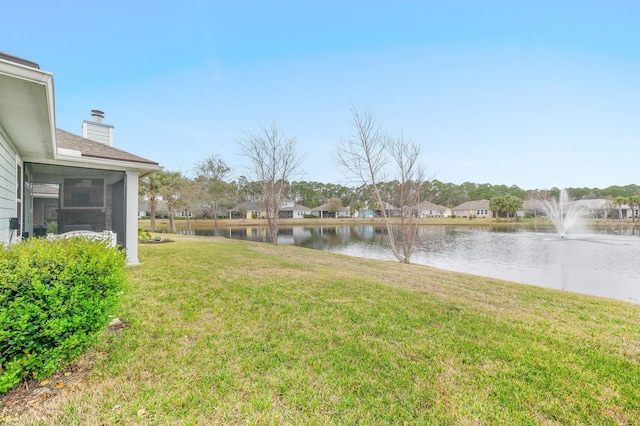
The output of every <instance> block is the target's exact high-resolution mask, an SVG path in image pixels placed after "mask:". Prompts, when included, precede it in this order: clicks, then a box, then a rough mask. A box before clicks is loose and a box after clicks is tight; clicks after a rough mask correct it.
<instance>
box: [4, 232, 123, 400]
mask: <svg viewBox="0 0 640 426" xmlns="http://www.w3.org/2000/svg"><path fill="white" fill-rule="evenodd" d="M125 273H126V269H125V256H124V253H122V252H121V251H120V250H118V249H117V248H110V247H108V246H107V244H106V243H105V242H101V241H96V240H89V239H86V238H82V237H76V238H68V239H65V238H61V239H55V240H48V239H43V238H32V239H29V240H26V241H24V242H22V243H20V244H15V245H12V246H9V247H2V248H0V393H4V392H6V391H7V390H9V389H11V388H12V387H13V386H14V385H16V384H17V383H19V382H20V381H21V380H22V379H23V378H24V377H26V376H30V377H32V378H35V379H40V378H42V377H46V376H48V375H50V374H52V373H54V372H55V371H57V370H59V369H60V368H62V367H63V366H64V365H65V364H66V363H68V362H69V361H71V360H72V359H74V358H75V357H77V356H78V355H80V354H81V353H83V352H84V351H85V350H86V349H87V348H88V347H89V345H91V344H92V343H93V342H94V341H95V338H96V337H97V336H98V334H99V333H100V332H101V331H102V330H104V328H106V326H107V325H108V323H109V321H110V318H111V317H112V314H113V313H114V312H115V309H116V308H117V305H118V296H119V294H120V292H121V290H122V287H123V284H124V282H125V279H126V277H125Z"/></svg>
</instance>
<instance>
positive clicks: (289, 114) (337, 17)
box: [0, 0, 640, 189]
mask: <svg viewBox="0 0 640 426" xmlns="http://www.w3.org/2000/svg"><path fill="white" fill-rule="evenodd" d="M2 14H3V16H4V17H5V18H10V19H5V20H4V21H3V23H2V25H0V51H4V52H6V53H9V54H12V55H16V56H19V57H23V58H25V59H29V60H31V61H34V62H36V63H38V64H39V65H40V67H41V69H43V70H46V71H50V72H52V73H53V75H54V86H55V104H56V125H57V127H59V128H62V129H65V130H68V131H71V132H73V133H77V134H81V125H82V121H83V120H90V119H91V116H90V110H92V109H99V110H102V111H104V112H105V119H104V122H105V123H107V124H112V125H113V126H114V146H116V147H118V148H121V149H124V150H126V151H129V152H132V153H134V154H137V155H140V156H143V157H146V158H149V159H151V160H154V161H157V162H159V163H160V164H161V165H162V166H164V167H165V168H166V169H167V170H172V171H182V172H183V173H185V174H191V173H192V171H193V169H194V166H195V164H196V163H197V162H198V161H201V160H202V159H204V158H205V157H207V156H211V155H213V156H219V157H221V158H222V159H223V160H224V161H225V162H226V163H227V164H228V165H230V166H232V168H233V175H232V176H231V177H232V178H235V177H239V176H241V175H245V176H248V177H251V169H250V167H248V163H247V160H246V159H245V158H244V157H243V156H242V155H241V151H240V149H239V146H238V143H237V142H238V140H239V139H240V138H242V137H243V135H246V134H247V133H255V132H257V131H259V130H260V129H261V128H263V127H266V126H270V125H271V124H275V125H276V126H277V127H279V128H281V129H282V130H283V131H284V132H285V134H286V135H287V136H289V137H294V138H296V141H297V149H298V152H299V153H300V155H302V156H303V157H304V159H303V162H302V167H301V169H302V171H303V174H302V175H301V176H299V177H298V179H297V180H308V181H319V182H324V183H337V184H348V183H349V181H348V180H346V178H345V175H344V173H343V172H341V171H340V169H338V168H337V166H336V164H335V161H334V157H335V151H336V147H337V146H338V145H339V144H340V142H341V141H342V140H344V139H345V138H348V137H350V136H351V135H352V133H353V131H354V129H353V123H352V110H356V111H360V112H363V111H370V112H371V113H373V114H374V115H375V117H376V119H377V120H378V122H379V123H380V124H381V125H382V127H383V128H384V129H385V131H387V132H388V133H389V134H391V135H399V134H402V135H403V136H404V137H405V138H407V139H410V140H411V141H413V142H415V143H417V144H419V145H420V147H421V161H422V163H423V164H424V165H425V168H426V170H427V175H428V176H430V177H432V178H435V179H438V180H440V181H442V182H451V183H456V184H460V183H463V182H476V183H489V184H493V185H508V186H511V185H517V186H519V187H521V188H523V189H536V188H537V189H548V188H552V187H558V188H562V187H598V188H605V187H608V186H611V185H628V184H631V183H638V181H637V176H638V173H637V172H636V171H637V170H638V167H639V159H640V120H639V118H640V48H639V47H638V46H640V27H638V25H637V19H638V17H639V16H640V2H636V1H615V0H613V1H610V2H602V1H589V0H582V1H561V0H555V1H546V0H540V1H535V2H524V1H463V0H451V1H428V0H425V1H402V0H395V1H394V2H380V1H375V0H369V1H359V0H357V1H348V0H342V1H334V0H323V1H311V0H309V1H293V0H292V1H280V0H269V1H241V0H238V1H217V0H209V1H191V0H183V1H180V2H176V1H163V0H158V1H153V2H152V1H145V0H142V1H136V0H128V1H120V0H112V1H103V2H98V1H69V0H66V1H65V0H59V1H57V2H49V1H44V0H33V1H30V2H15V1H14V2H8V3H7V4H5V5H3V12H2ZM0 96H1V94H0Z"/></svg>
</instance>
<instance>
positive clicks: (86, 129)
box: [82, 109, 113, 146]
mask: <svg viewBox="0 0 640 426" xmlns="http://www.w3.org/2000/svg"><path fill="white" fill-rule="evenodd" d="M91 117H93V120H92V121H88V120H84V121H83V122H82V137H83V138H87V139H91V140H94V141H96V142H100V143H103V144H105V145H109V146H113V126H112V125H110V124H104V123H103V122H102V121H103V120H104V112H102V111H100V110H99V109H92V110H91Z"/></svg>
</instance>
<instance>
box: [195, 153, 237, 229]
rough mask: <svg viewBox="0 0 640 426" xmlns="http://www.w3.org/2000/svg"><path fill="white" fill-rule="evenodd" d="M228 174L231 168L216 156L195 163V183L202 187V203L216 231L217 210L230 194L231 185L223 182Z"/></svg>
mask: <svg viewBox="0 0 640 426" xmlns="http://www.w3.org/2000/svg"><path fill="white" fill-rule="evenodd" d="M230 172H231V167H229V166H228V165H227V163H225V162H224V161H223V160H222V158H220V157H218V156H214V155H210V156H208V157H207V158H205V159H204V160H202V161H200V162H198V163H196V182H197V183H198V184H200V185H201V186H202V190H203V195H204V201H205V202H206V203H207V204H208V205H209V207H210V208H211V213H212V214H213V221H214V228H215V230H216V231H217V230H218V210H219V209H220V206H221V205H222V204H224V200H225V199H226V198H228V197H229V194H230V188H231V185H230V184H229V183H227V182H225V178H226V177H227V176H228V175H229V173H230Z"/></svg>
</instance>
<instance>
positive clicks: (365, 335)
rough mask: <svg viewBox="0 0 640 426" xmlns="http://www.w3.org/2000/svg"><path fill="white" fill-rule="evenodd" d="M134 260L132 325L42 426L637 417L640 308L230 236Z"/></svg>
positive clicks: (110, 342) (127, 303)
mask: <svg viewBox="0 0 640 426" xmlns="http://www.w3.org/2000/svg"><path fill="white" fill-rule="evenodd" d="M140 256H141V261H142V263H143V264H142V266H139V267H136V268H134V269H132V270H131V277H130V285H129V287H128V288H127V291H126V293H125V296H124V306H123V308H122V317H123V318H124V319H125V320H126V321H127V322H128V323H129V324H130V327H128V328H127V329H125V330H124V331H123V332H122V333H120V334H119V335H115V336H114V335H111V336H109V337H105V338H104V340H103V342H101V344H100V347H99V348H98V350H99V351H101V352H103V353H105V355H104V359H103V360H102V361H100V362H99V363H98V366H97V367H96V370H95V371H94V373H93V375H92V378H91V380H90V382H89V383H88V384H87V386H86V387H85V390H84V391H83V392H69V393H67V394H66V395H65V396H64V397H63V398H62V399H60V400H59V401H58V402H57V403H56V404H57V405H55V406H53V407H52V408H51V410H52V411H51V413H50V414H49V416H48V417H47V418H46V420H45V423H46V424H78V425H80V424H82V425H85V424H154V425H155V424H160V425H165V424H167V425H174V424H175V425H191V424H193V425H195V424H305V425H306V424H322V425H324V424H438V425H440V424H443V425H460V424H463V425H464V424H484V425H494V424H509V425H518V424H525V425H527V424H531V425H534V424H557V425H566V424H598V425H600V424H603V425H607V424H611V425H616V424H638V423H640V365H639V361H640V307H639V306H637V305H632V304H627V303H623V302H617V301H611V300H605V299H598V298H593V297H586V296H580V295H575V294H570V293H565V292H559V291H554V290H548V289H542V288H537V287H532V286H525V285H519V284H513V283H508V282H504V281H499V280H492V279H485V278H479V277H474V276H470V275H464V274H457V273H450V272H445V271H439V270H435V269H431V268H427V267H423V266H417V265H403V264H399V263H391V262H381V261H372V260H365V259H355V258H349V257H343V256H338V255H333V254H329V253H323V252H318V251H311V250H307V249H302V248H296V247H290V246H271V245H264V244H255V243H248V242H241V241H230V240H223V239H205V238H202V239H197V238H185V239H179V240H178V241H177V242H175V243H170V244H159V245H148V246H141V247H140ZM606 284H607V283H603V285H606ZM142 410H143V411H142ZM19 421H22V422H24V423H29V422H31V423H36V420H35V419H34V418H33V417H29V415H28V414H27V415H25V416H23V417H22V418H21V419H19Z"/></svg>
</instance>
